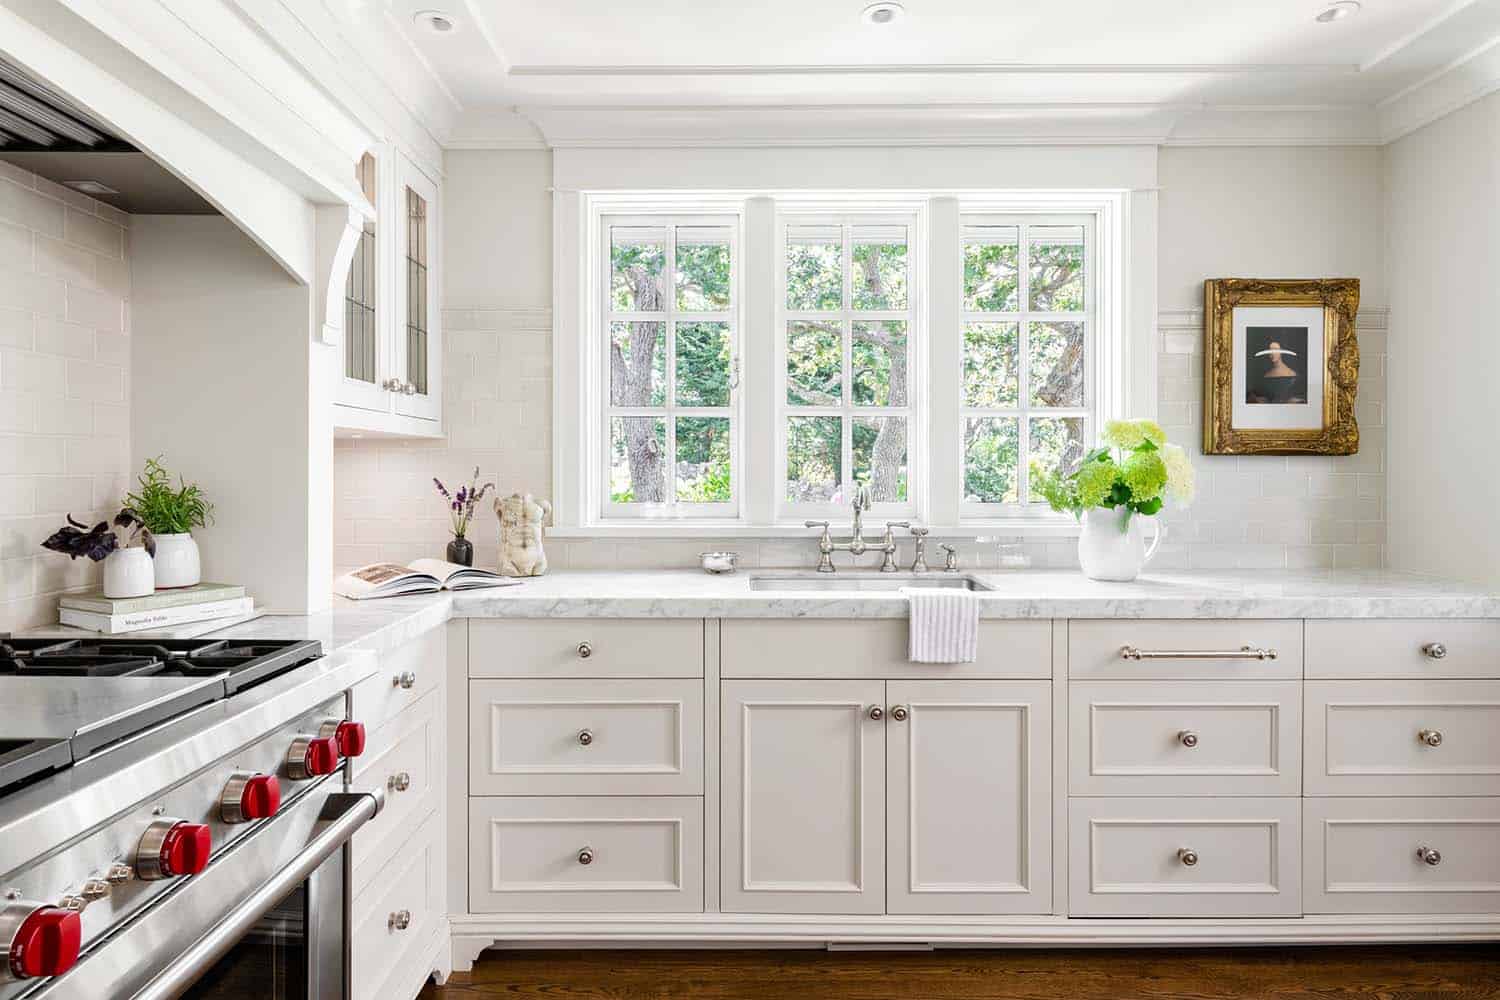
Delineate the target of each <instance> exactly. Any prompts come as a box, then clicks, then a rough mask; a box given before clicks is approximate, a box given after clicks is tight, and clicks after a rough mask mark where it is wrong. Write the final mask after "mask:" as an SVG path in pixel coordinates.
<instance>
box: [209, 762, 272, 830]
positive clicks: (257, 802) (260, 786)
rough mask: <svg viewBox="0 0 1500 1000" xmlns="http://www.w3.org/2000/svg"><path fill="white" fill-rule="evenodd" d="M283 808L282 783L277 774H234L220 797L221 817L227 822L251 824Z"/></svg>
mask: <svg viewBox="0 0 1500 1000" xmlns="http://www.w3.org/2000/svg"><path fill="white" fill-rule="evenodd" d="M280 806H281V782H279V781H277V780H276V775H274V774H250V773H248V772H242V773H240V774H236V775H233V776H232V777H231V778H230V779H229V783H228V784H227V785H225V786H224V794H223V795H221V796H219V818H220V819H222V820H223V821H224V822H226V823H248V822H249V821H250V820H252V819H265V818H266V817H267V816H275V815H276V810H277V809H278V808H279V807H280Z"/></svg>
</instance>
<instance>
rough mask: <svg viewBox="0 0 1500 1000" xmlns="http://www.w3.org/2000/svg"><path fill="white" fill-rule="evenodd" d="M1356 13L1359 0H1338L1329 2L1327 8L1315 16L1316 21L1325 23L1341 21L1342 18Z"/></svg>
mask: <svg viewBox="0 0 1500 1000" xmlns="http://www.w3.org/2000/svg"><path fill="white" fill-rule="evenodd" d="M1358 13H1359V0H1338V2H1337V3H1331V4H1329V5H1328V7H1327V9H1325V10H1324V11H1323V12H1322V13H1321V14H1319V15H1318V16H1317V21H1318V22H1319V23H1321V24H1327V23H1329V22H1330V21H1342V20H1343V19H1344V18H1346V17H1353V16H1354V15H1355V14H1358Z"/></svg>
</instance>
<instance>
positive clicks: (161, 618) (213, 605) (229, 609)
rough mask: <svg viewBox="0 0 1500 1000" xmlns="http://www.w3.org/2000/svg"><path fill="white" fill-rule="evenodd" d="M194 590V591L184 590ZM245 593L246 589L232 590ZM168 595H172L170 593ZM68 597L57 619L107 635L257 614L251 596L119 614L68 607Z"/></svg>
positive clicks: (62, 604)
mask: <svg viewBox="0 0 1500 1000" xmlns="http://www.w3.org/2000/svg"><path fill="white" fill-rule="evenodd" d="M184 589H191V588H184ZM229 589H233V590H239V591H240V593H241V595H243V594H244V588H243V587H235V588H229ZM167 593H171V592H170V591H168V592H167ZM152 596H156V595H150V596H147V597H137V598H132V599H131V600H133V601H149V600H150V599H151V597H152ZM66 602H67V598H66V597H64V598H61V599H60V600H59V602H58V609H57V618H58V621H60V622H61V623H62V624H64V625H72V626H75V627H76V628H86V629H89V630H91V631H94V632H102V633H103V634H105V635H118V634H120V633H121V632H139V631H141V630H143V629H165V628H173V627H176V626H180V625H192V624H196V623H198V622H217V621H219V620H221V619H229V618H235V619H239V620H244V619H246V618H248V617H251V616H252V615H253V613H254V611H255V601H254V600H253V599H252V598H249V597H244V596H240V597H230V598H227V599H224V600H211V601H199V602H197V603H196V604H170V605H168V606H166V607H148V608H143V609H140V610H135V611H127V610H122V611H120V612H119V613H117V614H108V613H100V612H95V611H84V610H81V609H79V608H76V607H70V606H69V605H68V603H66Z"/></svg>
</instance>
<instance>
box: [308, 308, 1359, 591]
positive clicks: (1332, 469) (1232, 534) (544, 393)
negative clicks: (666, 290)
mask: <svg viewBox="0 0 1500 1000" xmlns="http://www.w3.org/2000/svg"><path fill="white" fill-rule="evenodd" d="M443 315H444V321H445V324H446V330H447V333H446V337H447V342H446V348H447V351H446V354H445V358H446V360H447V372H446V379H445V390H446V392H445V397H444V400H445V402H444V406H445V411H446V412H445V414H444V418H445V425H446V427H447V429H448V439H447V440H446V441H438V442H394V441H380V440H373V439H365V440H359V441H340V442H339V443H338V447H337V448H336V450H335V459H334V488H335V498H334V517H335V520H336V521H340V522H347V524H346V526H345V527H341V528H340V529H338V530H339V535H338V537H339V539H340V541H339V542H338V544H337V545H336V548H335V563H336V565H337V566H338V567H339V568H340V569H348V568H351V567H353V566H357V565H361V564H363V563H366V562H371V561H374V560H375V559H377V558H379V559H397V558H403V557H404V554H405V553H408V552H409V553H412V554H413V555H412V556H411V557H415V556H420V555H436V554H438V553H440V552H441V549H442V545H443V543H444V542H445V541H446V537H447V533H446V522H445V521H444V520H442V519H441V518H440V517H436V518H435V517H431V516H429V515H428V514H427V513H426V512H427V511H429V510H438V512H439V513H440V508H438V501H437V500H436V499H435V498H434V496H433V494H432V484H431V477H432V476H433V475H437V476H440V477H442V478H444V480H445V481H447V480H448V479H449V477H452V478H455V479H466V478H467V476H468V474H469V473H470V471H471V470H472V469H473V467H474V465H476V464H477V465H479V466H480V467H481V470H482V475H483V476H484V477H485V478H486V479H489V480H493V481H494V482H496V484H497V486H498V488H499V490H500V492H502V493H510V492H513V491H529V492H531V493H534V494H536V495H538V496H547V495H548V494H549V493H550V490H551V486H550V483H551V478H552V454H551V422H552V410H551V398H552V384H551V373H552V346H551V338H550V335H549V334H548V333H547V332H546V328H547V327H548V326H549V325H550V319H549V318H548V317H547V315H546V312H545V310H536V309H519V310H503V309H489V308H484V309H481V308H467V307H460V308H454V309H446V310H444V314H443ZM1183 317H1184V314H1170V315H1167V314H1164V316H1163V319H1162V323H1161V337H1162V339H1161V345H1162V346H1161V353H1160V354H1159V355H1158V359H1157V363H1158V390H1159V400H1158V407H1159V410H1158V417H1159V420H1160V422H1161V423H1162V425H1163V427H1164V428H1165V429H1166V430H1167V433H1168V437H1169V439H1170V440H1172V441H1174V442H1176V443H1179V444H1181V445H1183V446H1184V447H1185V448H1187V449H1188V452H1189V454H1190V455H1191V456H1192V459H1193V464H1194V466H1195V467H1196V470H1197V473H1198V497H1197V501H1196V502H1195V503H1194V505H1193V506H1192V507H1191V508H1190V509H1189V510H1187V511H1177V510H1171V509H1169V511H1168V513H1167V514H1166V515H1165V517H1164V518H1163V522H1164V525H1165V527H1166V530H1167V534H1166V540H1165V541H1164V542H1163V544H1162V548H1161V550H1160V551H1159V553H1158V555H1157V558H1156V560H1155V561H1154V562H1153V564H1152V565H1153V566H1154V567H1155V568H1159V569H1187V568H1195V569H1227V568H1240V569H1279V568H1284V567H1285V568H1295V569H1301V568H1327V567H1332V566H1334V565H1340V566H1343V565H1380V563H1381V561H1382V560H1383V558H1384V520H1383V498H1384V495H1385V475H1384V450H1385V432H1384V428H1383V426H1382V425H1381V424H1380V423H1379V422H1378V421H1377V420H1366V416H1367V415H1369V414H1370V413H1372V412H1378V407H1376V406H1375V401H1366V399H1365V393H1364V389H1363V386H1364V383H1363V382H1362V383H1361V393H1360V398H1361V403H1360V405H1361V407H1362V409H1361V411H1360V412H1361V424H1362V429H1363V447H1362V449H1361V453H1360V454H1359V455H1358V456H1354V457H1324V456H1293V457H1286V456H1261V455H1242V456H1220V455H1208V456H1205V455H1202V454H1201V453H1200V449H1201V436H1202V414H1203V410H1202V380H1203V356H1202V334H1201V332H1199V329H1198V324H1199V318H1198V316H1197V314H1186V317H1187V318H1186V319H1184V318H1183ZM1367 317H1368V319H1369V321H1370V322H1372V323H1373V324H1374V325H1376V326H1378V327H1379V329H1381V330H1383V329H1384V313H1383V311H1381V310H1373V309H1371V310H1367V311H1366V312H1365V313H1363V314H1362V321H1364V320H1365V319H1366V318H1367ZM1360 338H1361V348H1362V354H1363V365H1364V368H1363V371H1364V372H1365V373H1366V375H1367V376H1368V377H1369V378H1370V379H1372V380H1378V381H1381V382H1382V383H1383V379H1382V376H1381V373H1382V372H1383V362H1384V356H1383V355H1384V342H1385V335H1384V333H1380V334H1377V335H1375V336H1373V337H1371V336H1367V335H1366V334H1365V333H1364V331H1363V330H1361V333H1360ZM1377 392H1379V393H1381V394H1382V395H1383V384H1382V385H1381V386H1380V388H1379V389H1378V390H1377ZM450 485H451V483H450ZM407 503H410V504H412V505H413V506H411V507H409V508H408V507H406V506H405V504H407ZM493 517H494V515H493V514H492V513H490V512H489V511H485V512H484V513H482V514H481V515H480V516H479V523H478V525H476V527H475V529H474V530H472V531H471V534H470V539H471V540H472V541H473V542H474V543H475V551H476V557H475V558H476V562H477V563H478V564H480V565H486V566H493V565H495V562H496V559H497V552H496V537H497V528H496V525H495V522H494V520H493ZM351 538H352V539H353V540H352V541H349V539H351ZM955 541H956V543H957V544H958V545H959V547H960V549H961V551H963V553H964V564H965V565H966V566H990V565H993V564H994V562H995V555H994V553H992V552H990V551H988V549H987V548H986V549H985V550H983V551H978V550H976V546H975V545H974V541H973V537H972V536H970V537H967V538H959V539H956V540H955ZM935 542H936V540H934V544H935ZM1025 547H1026V551H1027V552H1028V553H1029V554H1030V555H1031V557H1032V561H1033V565H1035V566H1038V567H1046V568H1071V567H1075V566H1076V565H1077V545H1076V543H1075V542H1074V541H1072V540H1071V539H1051V540H1042V539H1036V540H1031V541H1028V542H1026V543H1025ZM709 548H725V549H732V550H735V551H738V552H740V554H741V565H742V566H745V567H747V568H754V567H802V568H810V567H811V566H812V565H814V563H815V562H816V558H817V553H816V549H815V547H814V546H813V545H812V544H811V543H810V542H809V540H807V539H803V538H754V539H746V538H740V539H718V540H715V539H711V538H695V539H668V540H663V539H645V538H608V539H603V538H601V539H576V538H567V539H549V540H548V542H547V551H548V555H549V558H550V559H551V562H552V564H553V566H554V567H556V568H560V569H624V568H657V567H690V566H694V565H696V564H697V553H698V552H700V551H704V550H706V549H709ZM900 558H902V559H906V560H909V559H910V553H909V552H907V551H905V550H904V549H903V552H902V555H901V557H900ZM867 561H868V559H867Z"/></svg>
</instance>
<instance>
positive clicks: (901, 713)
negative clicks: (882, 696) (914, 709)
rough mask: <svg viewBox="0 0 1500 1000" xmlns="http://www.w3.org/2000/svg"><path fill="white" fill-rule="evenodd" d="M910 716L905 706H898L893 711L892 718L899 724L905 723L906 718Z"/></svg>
mask: <svg viewBox="0 0 1500 1000" xmlns="http://www.w3.org/2000/svg"><path fill="white" fill-rule="evenodd" d="M910 714H911V713H910V712H909V711H907V708H906V706H905V705H897V706H896V707H895V708H893V709H891V718H893V719H895V720H896V721H897V722H905V721H906V717H907V716H908V715H910Z"/></svg>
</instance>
